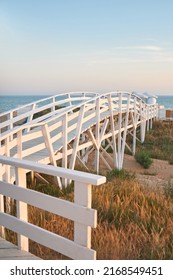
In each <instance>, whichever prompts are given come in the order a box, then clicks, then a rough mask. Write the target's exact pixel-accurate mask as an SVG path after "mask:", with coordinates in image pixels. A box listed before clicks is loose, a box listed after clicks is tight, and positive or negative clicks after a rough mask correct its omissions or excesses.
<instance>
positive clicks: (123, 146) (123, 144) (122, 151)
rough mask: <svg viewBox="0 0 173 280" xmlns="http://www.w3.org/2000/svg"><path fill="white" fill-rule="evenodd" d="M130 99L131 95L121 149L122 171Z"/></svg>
mask: <svg viewBox="0 0 173 280" xmlns="http://www.w3.org/2000/svg"><path fill="white" fill-rule="evenodd" d="M130 98H131V95H128V101H127V109H126V117H125V124H124V133H123V141H122V148H121V161H120V169H122V167H123V159H124V150H125V143H126V135H127V126H128V120H129V107H130Z"/></svg>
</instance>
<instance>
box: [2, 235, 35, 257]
mask: <svg viewBox="0 0 173 280" xmlns="http://www.w3.org/2000/svg"><path fill="white" fill-rule="evenodd" d="M0 260H40V258H38V257H36V256H34V255H32V254H31V253H29V252H25V251H21V250H19V249H18V247H17V246H16V245H14V244H12V243H10V242H8V241H6V240H4V239H3V238H1V237H0Z"/></svg>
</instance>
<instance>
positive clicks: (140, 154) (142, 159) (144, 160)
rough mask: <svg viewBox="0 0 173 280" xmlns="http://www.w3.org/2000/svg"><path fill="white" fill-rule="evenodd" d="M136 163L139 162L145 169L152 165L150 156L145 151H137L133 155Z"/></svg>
mask: <svg viewBox="0 0 173 280" xmlns="http://www.w3.org/2000/svg"><path fill="white" fill-rule="evenodd" d="M135 158H136V161H137V162H139V163H140V164H141V165H142V166H143V167H144V168H145V169H147V168H149V167H150V165H151V164H152V159H151V157H150V154H149V153H148V152H147V151H145V150H140V151H137V152H136V154H135Z"/></svg>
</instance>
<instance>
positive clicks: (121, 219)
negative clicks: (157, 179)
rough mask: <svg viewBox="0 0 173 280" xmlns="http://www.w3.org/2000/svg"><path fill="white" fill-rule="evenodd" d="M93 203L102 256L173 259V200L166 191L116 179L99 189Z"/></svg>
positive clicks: (95, 234) (95, 242)
mask: <svg viewBox="0 0 173 280" xmlns="http://www.w3.org/2000/svg"><path fill="white" fill-rule="evenodd" d="M93 204H94V207H95V208H97V209H98V227H97V229H95V230H94V232H93V237H92V238H93V247H94V248H95V249H96V250H97V256H98V259H173V231H172V228H173V200H171V199H170V198H167V199H166V197H165V195H164V193H163V192H161V191H160V192H155V191H151V190H149V189H147V190H146V189H144V188H142V187H141V186H140V184H139V183H138V182H137V180H135V179H131V180H129V179H128V180H127V179H125V180H123V181H122V179H121V180H117V179H114V180H113V181H112V182H110V183H107V184H105V185H104V186H103V187H101V188H97V189H95V191H94V199H93Z"/></svg>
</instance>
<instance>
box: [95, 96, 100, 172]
mask: <svg viewBox="0 0 173 280" xmlns="http://www.w3.org/2000/svg"><path fill="white" fill-rule="evenodd" d="M96 143H97V149H96V153H95V171H96V173H97V174H98V173H99V159H100V98H97V99H96Z"/></svg>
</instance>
